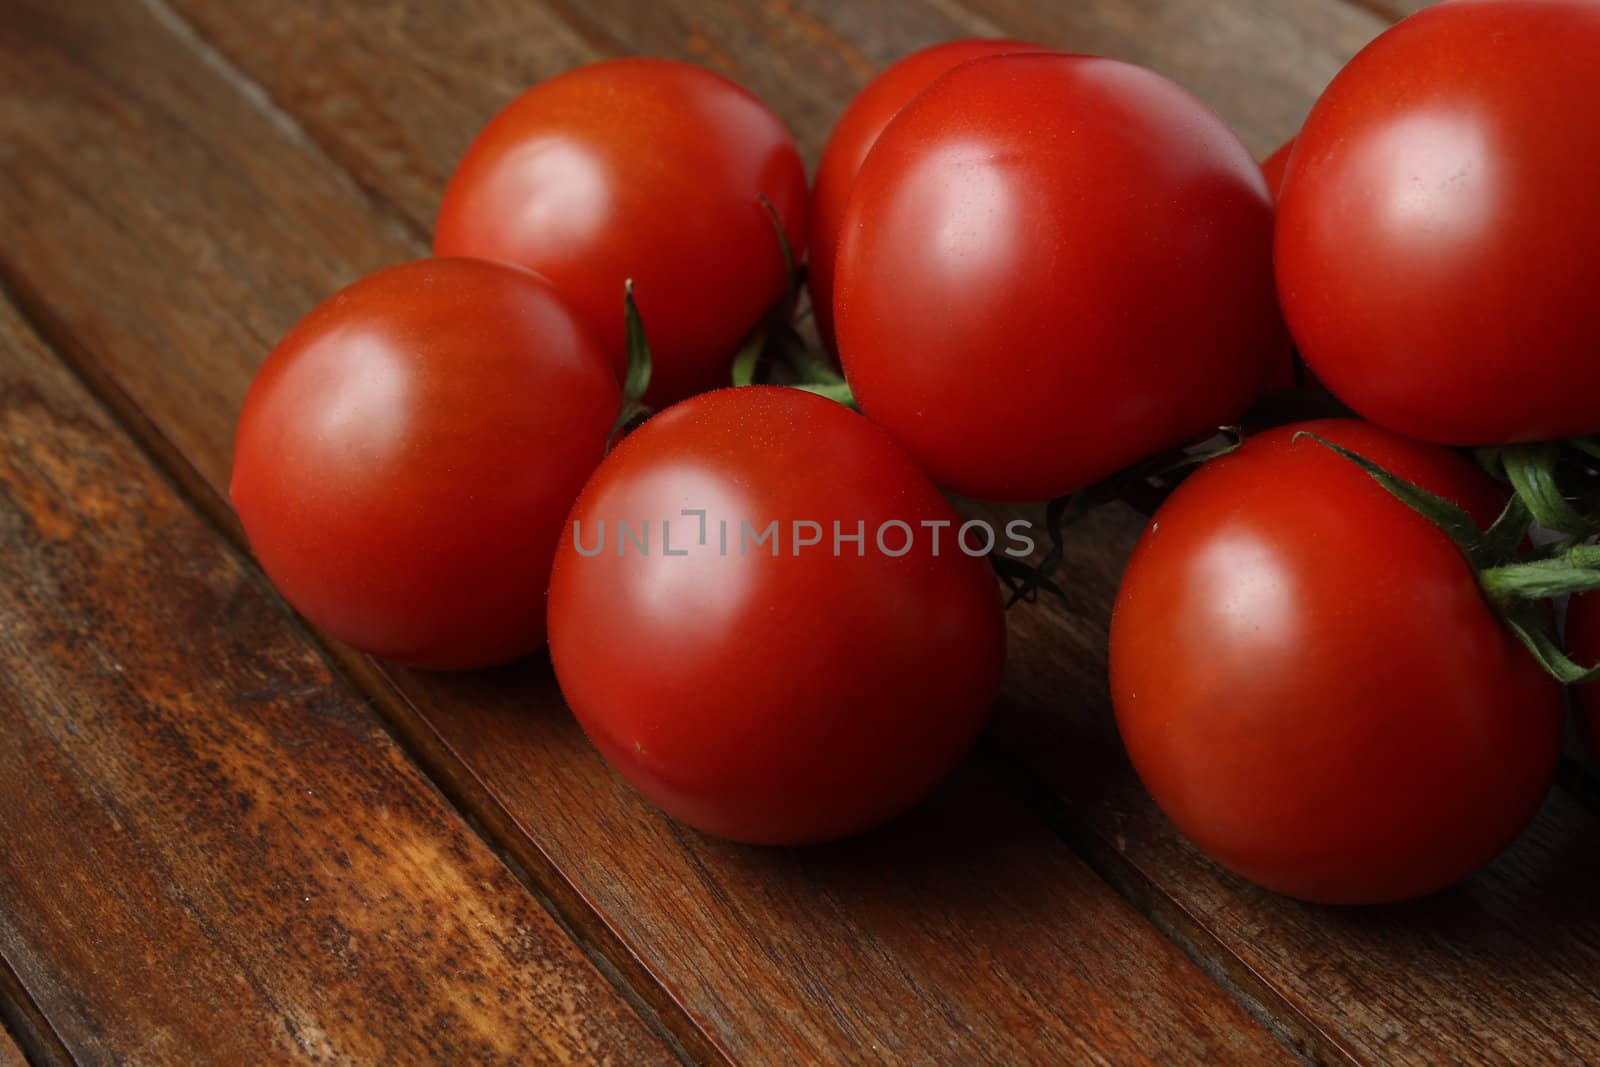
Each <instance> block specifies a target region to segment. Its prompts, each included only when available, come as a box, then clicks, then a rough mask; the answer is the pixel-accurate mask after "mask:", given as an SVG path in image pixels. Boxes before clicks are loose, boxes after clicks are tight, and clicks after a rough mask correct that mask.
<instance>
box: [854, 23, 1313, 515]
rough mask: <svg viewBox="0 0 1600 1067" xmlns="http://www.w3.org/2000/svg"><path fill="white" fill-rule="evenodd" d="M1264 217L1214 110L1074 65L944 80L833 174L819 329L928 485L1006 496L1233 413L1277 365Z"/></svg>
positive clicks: (1092, 472)
mask: <svg viewBox="0 0 1600 1067" xmlns="http://www.w3.org/2000/svg"><path fill="white" fill-rule="evenodd" d="M1271 256H1272V203H1271V199H1270V197H1269V196H1268V194H1267V188H1266V182H1265V180H1264V179H1263V178H1262V176H1261V168H1260V167H1258V166H1257V165H1256V163H1255V161H1254V160H1253V159H1251V158H1250V154H1249V152H1247V151H1246V150H1245V147H1244V146H1243V145H1242V144H1240V143H1239V140H1238V138H1236V137H1235V136H1234V135H1233V133H1232V132H1231V131H1230V130H1229V129H1228V128H1227V126H1226V125H1225V124H1224V123H1223V122H1222V120H1221V119H1219V118H1218V117H1217V116H1216V115H1215V114H1213V113H1212V112H1211V111H1210V110H1208V109H1207V108H1206V107H1205V105H1203V104H1201V103H1200V102H1199V101H1198V100H1196V99H1195V98H1194V97H1192V96H1190V95H1189V94H1188V93H1187V92H1185V91H1184V90H1182V89H1180V88H1179V87H1178V86H1176V85H1174V84H1173V83H1171V82H1169V81H1167V80H1166V79H1165V78H1162V77H1161V76H1159V75H1157V74H1153V73H1151V72H1150V71H1147V70H1142V69H1140V68H1138V67H1134V66H1131V65H1129V64H1126V63H1119V62H1117V61H1115V60H1109V59H1096V58H1092V57H1085V56H1065V55H1050V54H1021V55H1007V56H994V57H990V58H987V59H975V60H972V61H970V62H968V63H963V64H962V65H961V66H959V67H957V68H955V69H954V70H952V71H951V72H950V73H948V74H946V75H945V76H944V77H942V78H940V79H939V80H938V81H936V82H934V83H933V84H932V85H931V86H929V87H928V89H927V90H926V91H924V92H923V93H922V94H921V95H920V96H918V97H917V98H916V99H914V100H913V101H911V103H909V104H907V105H906V106H905V108H904V109H903V110H902V111H901V112H900V113H899V114H898V115H897V116H895V118H894V120H893V121H892V122H890V124H889V126H888V128H887V129H885V130H884V132H883V135H882V136H881V137H880V138H879V139H878V143H877V144H876V145H875V146H874V147H873V150H872V152H871V154H870V155H868V156H867V161H866V163H865V164H864V165H863V166H862V168H861V173H860V175H859V176H858V177H857V178H856V184H855V188H854V190H853V191H852V192H851V195H850V203H849V207H848V208H847V209H846V214H845V225H844V236H843V238H842V239H841V241H840V245H839V257H838V265H837V270H838V274H837V278H836V283H835V284H836V287H837V288H836V290H835V294H834V315H835V324H836V327H837V329H838V339H839V348H840V356H841V358H842V360H843V364H844V370H845V375H846V377H847V378H848V379H849V381H850V385H851V387H852V388H853V389H854V391H855V395H856V399H857V400H858V401H859V402H860V404H861V408H862V410H863V411H865V412H866V413H867V414H868V415H869V416H871V417H872V418H873V419H874V420H876V421H878V422H879V423H881V424H882V425H884V426H885V427H887V428H888V429H889V430H890V431H891V432H892V433H893V434H894V435H895V436H896V437H897V438H899V440H900V441H901V443H902V444H904V445H905V446H906V447H907V448H908V449H909V450H910V452H911V454H912V455H913V456H915V457H916V459H917V461H918V462H919V463H921V464H922V466H923V468H924V469H925V470H927V471H928V473H929V474H931V475H932V476H933V478H934V480H935V481H937V482H939V483H940V484H941V485H944V486H946V487H947V488H950V489H953V490H955V491H957V492H959V493H963V494H966V495H968V496H974V497H981V498H986V499H993V500H1029V499H1040V498H1045V497H1052V496H1057V495H1060V494H1062V493H1066V492H1068V491H1070V490H1073V489H1077V488H1080V487H1082V486H1084V485H1086V484H1088V483H1090V482H1093V481H1095V480H1097V479H1099V478H1102V477H1104V476H1106V475H1108V474H1111V473H1113V472H1114V471H1117V470H1118V469H1120V468H1122V467H1125V466H1127V465H1128V464H1130V463H1133V462H1134V461H1136V460H1139V459H1142V458H1144V457H1146V456H1148V455H1150V454H1151V453H1154V452H1157V451H1160V450H1161V449H1164V448H1167V447H1170V446H1174V445H1178V444H1181V443H1183V442H1184V441H1186V440H1188V439H1190V438H1192V437H1194V436H1197V435H1200V434H1204V433H1206V432H1207V431H1209V430H1211V429H1213V428H1215V427H1216V426H1217V425H1219V424H1221V423H1226V422H1229V421H1230V420H1233V419H1235V418H1237V417H1238V416H1239V415H1240V414H1241V413H1242V412H1243V411H1244V410H1245V408H1247V407H1248V406H1249V405H1250V402H1251V401H1252V400H1254V399H1255V397H1256V395H1257V394H1258V393H1259V392H1260V391H1261V389H1262V388H1263V386H1264V385H1265V383H1266V380H1267V377H1268V374H1269V372H1270V370H1271V368H1272V366H1273V365H1274V363H1275V361H1276V360H1278V359H1281V358H1282V351H1281V347H1280V342H1281V334H1280V333H1279V326H1278V322H1277V315H1278V312H1277V307H1276V298H1275V296H1274V293H1273V288H1272V262H1271Z"/></svg>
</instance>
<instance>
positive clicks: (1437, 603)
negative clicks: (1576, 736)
mask: <svg viewBox="0 0 1600 1067" xmlns="http://www.w3.org/2000/svg"><path fill="white" fill-rule="evenodd" d="M1300 429H1305V430H1310V431H1312V432H1314V433H1317V434H1320V435H1321V436H1323V437H1325V438H1328V439H1329V440H1333V441H1336V442H1338V443H1340V444H1342V445H1344V446H1345V447H1346V448H1349V449H1352V450H1353V451H1356V452H1358V453H1360V454H1362V455H1364V456H1366V457H1367V458H1368V459H1371V460H1373V461H1375V462H1377V463H1379V464H1381V465H1383V466H1385V467H1387V468H1388V469H1389V470H1391V471H1392V472H1394V473H1395V474H1398V475H1400V476H1401V477H1403V478H1406V479H1409V480H1410V481H1412V482H1414V483H1416V484H1418V485H1421V486H1423V487H1424V488H1427V489H1430V490H1432V491H1433V492H1434V493H1437V494H1439V495H1441V496H1444V497H1446V498H1447V499H1450V500H1452V501H1454V502H1455V503H1457V504H1458V505H1460V506H1461V507H1463V508H1465V509H1466V510H1467V511H1468V512H1469V513H1470V514H1471V515H1472V516H1473V518H1474V519H1476V520H1477V521H1478V522H1479V523H1480V524H1483V525H1487V524H1488V523H1489V522H1491V521H1493V519H1494V517H1495V515H1496V514H1498V512H1499V509H1500V506H1501V502H1502V499H1503V495H1502V493H1501V492H1500V490H1499V489H1498V487H1497V486H1496V485H1495V484H1494V482H1492V481H1491V480H1490V479H1489V478H1488V477H1487V476H1486V475H1484V474H1483V473H1481V472H1480V471H1479V470H1478V469H1477V468H1476V467H1474V466H1473V465H1472V464H1471V463H1469V462H1468V461H1466V460H1465V459H1462V458H1461V457H1459V456H1457V455H1456V454H1454V453H1451V452H1447V451H1445V450H1443V449H1438V448H1433V447H1431V446H1427V445H1421V444H1416V443H1414V442H1411V441H1407V440H1405V439H1403V438H1400V437H1397V436H1395V435H1393V434H1390V433H1388V432H1387V431H1384V430H1381V429H1379V428H1378V427H1376V426H1372V425H1370V424H1366V423H1360V422H1355V421H1340V420H1329V421H1322V422H1312V423H1304V424H1300V425H1299V426H1292V427H1286V428H1282V429H1278V430H1273V431H1270V432H1268V433H1265V434H1262V435H1261V436H1259V437H1256V438H1253V439H1251V440H1250V441H1248V442H1247V443H1246V444H1245V445H1244V447H1243V448H1241V449H1239V451H1237V452H1235V453H1233V454H1231V455H1228V456H1224V457H1222V458H1221V459H1218V460H1215V461H1213V462H1211V463H1208V464H1207V465H1206V466H1205V467H1203V468H1201V469H1200V470H1199V471H1198V472H1196V473H1195V474H1194V475H1193V476H1192V477H1190V478H1189V479H1188V480H1187V481H1186V482H1185V483H1184V484H1182V485H1181V486H1179V487H1178V490H1177V491H1176V492H1175V493H1174V494H1173V495H1172V496H1171V497H1170V498H1168V500H1167V501H1166V503H1165V504H1164V505H1163V506H1162V507H1161V508H1160V510H1158V511H1157V513H1156V515H1155V517H1154V518H1153V519H1152V520H1151V523H1150V526H1149V528H1148V529H1147V530H1146V531H1145V533H1144V536H1143V537H1142V538H1141V539H1140V541H1139V543H1138V545H1137V547H1136V548H1135V550H1134V554H1133V558H1132V560H1131V562H1130V563H1129V565H1128V569H1127V572H1126V574H1125V575H1124V577H1123V581H1122V587H1121V589H1120V591H1119V593H1118V595H1117V601H1116V606H1115V609H1114V612H1113V617H1112V622H1111V691H1112V698H1113V701H1114V703H1115V706H1116V714H1117V725H1118V727H1119V728H1120V729H1121V731H1122V737H1123V740H1124V742H1125V743H1126V744H1127V748H1128V755H1129V757H1130V758H1131V759H1132V761H1133V765H1134V767H1135V768H1136V769H1137V770H1138V772H1139V776H1140V777H1141V778H1142V779H1143V780H1144V783H1145V785H1146V786H1147V787H1148V788H1149V790H1150V792H1151V794H1152V795H1153V796H1154V797H1155V800H1156V802H1157V803H1158V804H1159V805H1160V806H1161V808H1162V810H1163V811H1165V812H1166V813H1167V815H1168V816H1169V817H1170V818H1171V819H1172V821H1173V822H1174V823H1176V824H1177V826H1178V828H1179V829H1180V830H1182V831H1183V832H1184V833H1185V834H1187V835H1188V836H1189V837H1190V838H1191V839H1192V840H1193V841H1194V842H1195V843H1196V844H1197V845H1199V846H1200V848H1201V849H1202V850H1203V851H1205V852H1206V853H1207V854H1209V855H1210V856H1212V857H1213V858H1214V859H1216V860H1218V861H1220V862H1221V863H1223V864H1224V865H1226V866H1227V867H1230V868H1232V869H1233V870H1234V871H1237V872H1238V873H1239V874H1242V875H1244V876H1245V877H1246V878H1249V879H1251V880H1252V881H1255V882H1258V883H1260V884H1261V885H1264V886H1267V887H1268V888H1270V889H1274V890H1277V891H1279V892H1283V893H1288V894H1290V895H1292V896H1296V897H1301V898H1303V899H1306V900H1313V901H1320V902H1323V903H1332V904H1361V903H1374V902H1379V901H1393V900H1402V899H1406V898H1409V897H1416V896H1421V895H1424V894H1427V893H1430V892H1433V891H1434V890H1437V889H1440V888H1443V887H1444V886H1447V885H1449V884H1450V883H1452V882H1454V881H1456V880H1457V879H1460V878H1462V877H1464V876H1465V875H1467V874H1468V873H1470V872H1471V871H1473V870H1476V869H1477V868H1478V867H1480V866H1482V865H1483V864H1485V863H1487V862H1488V861H1489V860H1490V859H1491V858H1492V857H1494V856H1495V854H1497V853H1498V852H1499V851H1500V850H1501V849H1502V848H1504V847H1505V846H1506V845H1507V844H1508V843H1509V842H1510V841H1511V840H1512V838H1514V837H1515V836H1516V835H1517V834H1518V833H1519V832H1520V831H1521V829H1522V828H1523V827H1524V826H1525V825H1526V824H1527V822H1528V821H1529V819H1531V818H1532V817H1533V814H1534V812H1535V810H1536V809H1537V808H1538V806H1539V803H1540V801H1541V799H1542V798H1543V797H1544V795H1545V793H1546V791H1547V790H1548V789H1549V786H1550V783H1551V780H1552V779H1553V777H1554V774H1555V769H1556V762H1557V759H1558V756H1559V750H1560V741H1561V714H1562V711H1561V689H1560V686H1558V685H1557V684H1556V683H1555V682H1554V681H1553V680H1552V679H1551V678H1550V677H1549V676H1547V675H1546V674H1545V673H1544V672H1543V670H1542V668H1540V667H1539V665H1538V664H1537V663H1536V662H1535V661H1534V659H1533V657H1532V656H1531V655H1529V654H1528V653H1527V651H1526V650H1525V649H1523V647H1522V646H1521V645H1520V644H1519V643H1518V642H1517V639H1516V638H1515V637H1514V636H1512V634H1511V632H1510V630H1508V629H1507V628H1506V627H1505V626H1504V625H1503V624H1502V623H1501V622H1500V620H1499V618H1498V617H1497V616H1496V615H1495V614H1494V613H1493V612H1492V611H1491V610H1490V608H1489V606H1488V604H1487V602H1486V601H1485V600H1484V598H1483V595H1482V593H1481V591H1480V590H1479V587H1478V583H1477V579H1476V577H1475V575H1474V573H1473V571H1472V568H1471V566H1470V565H1469V564H1468V562H1467V559H1466V557H1465V556H1463V555H1462V554H1461V552H1460V550H1459V549H1457V548H1456V546H1455V543H1454V542H1452V541H1451V540H1450V538H1449V537H1448V536H1447V535H1446V534H1444V533H1443V532H1442V531H1441V530H1439V528H1438V527H1436V526H1434V525H1433V524H1432V523H1430V522H1429V521H1428V520H1426V519H1424V518H1422V517H1421V516H1419V515H1417V514H1416V513H1415V512H1413V511H1412V510H1411V509H1410V508H1408V507H1407V506H1406V505H1404V504H1402V503H1400V502H1399V501H1398V500H1396V499H1395V498H1394V497H1392V496H1391V495H1389V493H1388V492H1387V491H1386V490H1385V489H1384V488H1383V487H1382V486H1380V485H1379V484H1378V483H1377V482H1376V481H1374V480H1373V479H1372V478H1371V477H1370V476H1368V475H1367V474H1366V473H1365V472H1364V471H1362V470H1361V469H1360V468H1359V467H1357V466H1356V465H1355V464H1353V463H1352V462H1350V461H1349V460H1348V459H1346V458H1344V457H1342V456H1339V455H1337V454H1335V453H1334V452H1332V451H1330V450H1328V449H1327V448H1326V447H1324V446H1323V445H1321V444H1319V443H1318V442H1317V441H1315V440H1312V439H1310V438H1308V437H1300V438H1298V439H1297V438H1296V432H1297V430H1300Z"/></svg>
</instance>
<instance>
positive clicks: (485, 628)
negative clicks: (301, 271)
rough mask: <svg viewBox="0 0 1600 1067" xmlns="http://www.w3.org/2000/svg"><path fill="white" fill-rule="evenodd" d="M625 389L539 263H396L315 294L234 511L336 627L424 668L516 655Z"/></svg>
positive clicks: (272, 370)
mask: <svg viewBox="0 0 1600 1067" xmlns="http://www.w3.org/2000/svg"><path fill="white" fill-rule="evenodd" d="M620 403H621V401H620V396H619V390H618V387H617V381H616V378H615V376H614V375H613V373H612V370H611V365H610V362H609V361H608V360H607V358H606V355H605V353H604V352H603V351H602V350H601V349H600V346H599V345H598V344H597V343H596V342H595V341H594V340H593V339H591V338H590V336H589V335H588V333H587V332H586V331H585V330H584V328H583V326H582V324H581V323H580V322H579V320H578V318H577V317H576V315H574V313H573V312H571V311H570V310H569V309H568V308H567V307H566V305H565V304H563V303H562V301H561V300H560V298H559V297H558V296H557V295H556V293H555V291H554V290H553V289H551V288H550V286H549V285H548V284H547V283H546V282H544V281H543V280H541V279H540V278H538V277H537V276H535V275H533V274H531V273H529V272H527V271H525V270H522V269H520V268H516V267H511V266H504V265H501V264H495V263H486V262H482V261H479V260H467V259H434V260H422V261H420V262H416V263H407V264H405V265H403V266H398V267H392V268H390V269H388V270H385V271H380V272H379V273H377V274H374V275H371V276H369V277H367V278H364V279H362V280H361V281H358V282H356V283H355V284H354V285H352V286H350V287H349V288H348V289H345V290H344V291H343V292H341V293H339V294H337V295H335V296H334V297H332V298H331V299H329V300H328V301H326V302H325V303H323V304H321V305H320V306H318V307H317V308H316V309H315V310H314V311H312V312H311V314H309V315H307V316H306V317H305V319H303V320H302V321H301V322H300V323H299V324H298V325H297V326H295V328H294V329H293V330H292V331H290V333H289V334H288V336H286V337H284V339H283V340H282V341H281V342H279V344H278V346H277V347H276V348H275V349H273V351H272V354H271V355H270V356H269V357H268V358H267V361H266V363H265V364H263V365H262V367H261V370H260V371H259V372H258V373H257V374H256V378H255V381H254V382H253V383H252V384H251V386H250V392H249V394H248V395H247V396H246V397H245V402H244V410H243V412H242V413H241V414H240V416H239V431H238V437H237V439H236V441H235V443H234V460H233V484H232V488H231V493H232V496H233V503H234V507H236V508H237V509H238V512H239V519H240V521H241V522H242V523H243V524H244V528H245V532H246V534H248V535H249V538H250V545H251V547H252V548H253V549H254V550H255V553H256V555H257V557H258V558H259V559H260V561H261V565H262V567H263V568H264V569H265V570H266V572H267V575H268V576H269V577H270V578H271V579H272V581H273V583H274V584H275V585H276V586H277V587H278V589H279V590H280V591H282V593H283V595H284V596H285V597H286V598H288V600H289V602H290V603H291V604H293V605H294V606H295V607H296V608H297V609H299V611H300V612H301V613H302V614H304V615H305V616H306V618H308V619H310V620H311V621H312V622H313V623H315V624H316V625H317V626H320V627H322V628H323V629H324V630H326V631H328V633H330V634H332V635H333V636H334V637H336V638H338V639H339V640H341V641H345V642H348V643H350V644H352V645H355V646H356V647H357V648H360V649H363V650H365V651H367V652H371V653H374V654H376V655H379V656H383V657H386V658H388V659H393V660H398V661H400V662H403V663H409V664H413V665H416V666H421V667H433V668H466V667H479V666H486V665H488V664H493V663H500V662H504V661H507V660H511V659H515V658H517V657H519V656H523V655H526V654H528V653H530V652H533V651H535V650H537V649H538V648H539V646H540V645H541V644H542V643H543V641H544V592H545V587H546V585H547V582H548V579H549V575H550V560H551V557H552V556H553V555H554V553H555V547H556V541H557V539H558V537H559V536H560V534H561V531H562V529H563V527H562V521H563V519H564V518H565V516H566V513H567V509H568V508H569V507H571V505H572V501H573V499H574V498H576V497H577V495H578V490H579V489H581V488H582V487H583V482H584V479H586V478H587V477H588V476H589V473H590V472H591V471H593V470H594V468H595V466H596V465H597V464H598V463H599V462H600V459H601V456H602V454H603V452H604V449H605V440H606V435H607V434H608V433H609V432H610V428H611V425H612V422H613V421H614V420H615V419H616V417H617V413H618V408H619V406H620Z"/></svg>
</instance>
